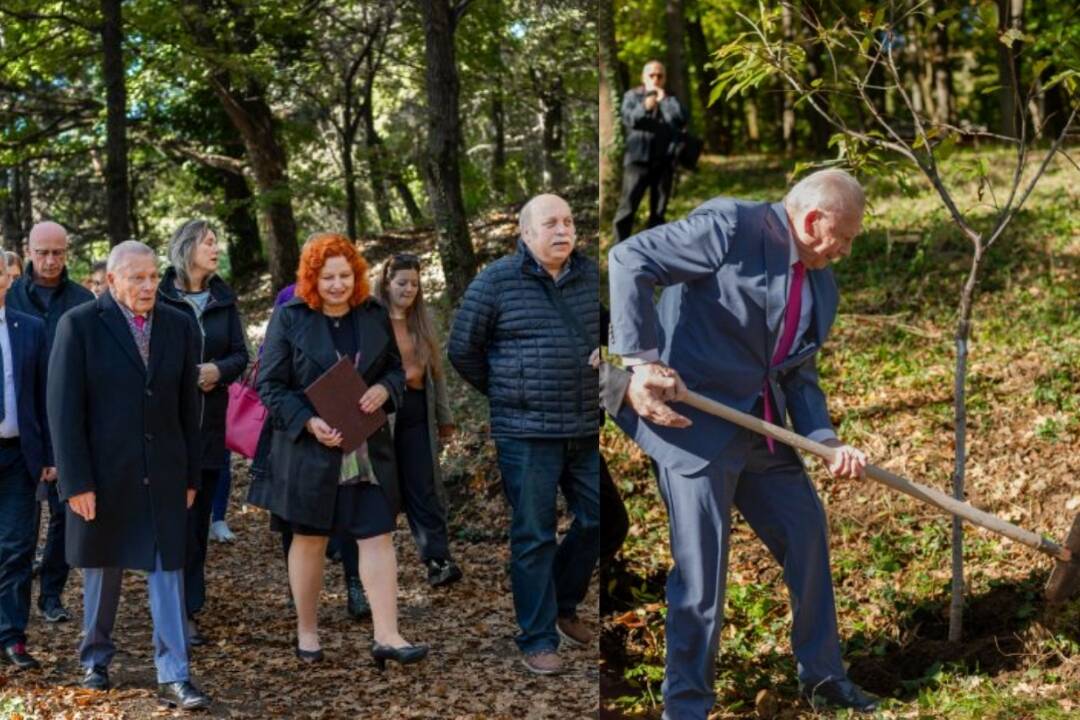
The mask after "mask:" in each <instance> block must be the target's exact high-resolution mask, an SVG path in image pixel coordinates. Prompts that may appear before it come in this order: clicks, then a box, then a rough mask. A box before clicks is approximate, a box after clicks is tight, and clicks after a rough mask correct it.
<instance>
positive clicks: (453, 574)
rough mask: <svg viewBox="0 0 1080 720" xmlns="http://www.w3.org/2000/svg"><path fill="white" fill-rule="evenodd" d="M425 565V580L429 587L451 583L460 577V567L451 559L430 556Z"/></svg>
mask: <svg viewBox="0 0 1080 720" xmlns="http://www.w3.org/2000/svg"><path fill="white" fill-rule="evenodd" d="M424 564H425V565H427V569H428V570H427V581H428V584H429V585H431V587H441V586H443V585H452V584H454V583H456V582H457V581H458V580H460V579H461V568H459V567H458V566H457V564H456V563H455V562H454V561H453V560H449V559H445V560H437V559H435V558H431V559H430V560H428V561H427V562H426V563H424Z"/></svg>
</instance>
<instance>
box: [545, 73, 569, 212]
mask: <svg viewBox="0 0 1080 720" xmlns="http://www.w3.org/2000/svg"><path fill="white" fill-rule="evenodd" d="M565 106H566V92H565V90H564V88H563V81H562V78H561V77H556V78H554V79H553V80H552V81H551V82H550V84H548V85H547V87H546V88H545V89H544V90H543V91H542V92H541V93H540V107H541V112H540V124H541V127H542V129H543V133H542V139H541V147H542V148H543V159H544V187H545V188H548V189H550V190H551V191H553V192H557V191H558V190H559V189H560V188H562V187H563V185H565V184H566V168H565V167H564V166H563V161H562V158H563V139H564V135H565V132H564V125H563V108H564V107H565Z"/></svg>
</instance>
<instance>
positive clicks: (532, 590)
mask: <svg viewBox="0 0 1080 720" xmlns="http://www.w3.org/2000/svg"><path fill="white" fill-rule="evenodd" d="M495 449H496V451H497V452H498V456H499V470H500V472H501V473H502V480H503V489H504V490H505V491H506V498H507V500H508V501H509V502H510V506H511V508H512V509H513V516H512V519H511V523H510V583H511V586H512V588H513V591H514V612H515V614H516V615H517V622H518V626H519V627H520V628H521V634H520V635H518V636H517V637H516V638H515V640H516V642H517V644H518V647H519V648H521V650H522V652H524V653H527V654H531V653H537V652H543V651H553V650H556V649H558V647H559V634H558V631H557V630H556V629H555V620H556V617H557V616H559V615H562V616H568V615H573V614H574V611H575V610H576V608H577V606H578V604H579V603H580V602H581V601H582V600H584V599H585V594H586V593H587V592H588V589H589V578H590V577H591V576H592V572H593V568H594V567H596V559H597V548H598V545H599V539H600V449H599V445H598V438H597V437H596V436H595V435H594V436H589V437H584V438H557V439H546V438H496V439H495ZM560 487H561V488H562V491H563V496H564V497H565V498H566V503H567V505H568V507H569V508H570V512H572V513H573V515H574V522H573V524H572V525H571V526H570V531H569V532H567V533H566V537H564V538H563V541H562V542H561V543H557V542H556V541H555V532H556V525H557V522H558V518H557V514H556V504H555V501H556V494H557V491H558V489H559V488H560Z"/></svg>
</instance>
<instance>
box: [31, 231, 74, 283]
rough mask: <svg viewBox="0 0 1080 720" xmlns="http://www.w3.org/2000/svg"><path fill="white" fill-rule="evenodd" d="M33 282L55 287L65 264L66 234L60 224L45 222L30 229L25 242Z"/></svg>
mask: <svg viewBox="0 0 1080 720" xmlns="http://www.w3.org/2000/svg"><path fill="white" fill-rule="evenodd" d="M27 246H28V249H29V251H30V262H31V264H32V265H33V268H34V282H36V283H37V284H39V285H46V286H49V285H57V284H59V283H60V278H61V277H62V276H63V273H64V266H65V265H66V264H67V248H68V234H67V230H65V229H64V226H63V225H61V224H60V223H56V222H53V221H51V220H45V221H43V222H39V223H38V224H36V225H34V227H32V228H30V236H29V238H28V241H27Z"/></svg>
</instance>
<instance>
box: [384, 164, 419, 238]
mask: <svg viewBox="0 0 1080 720" xmlns="http://www.w3.org/2000/svg"><path fill="white" fill-rule="evenodd" d="M390 184H391V185H393V186H394V190H396V191H397V194H398V197H399V198H401V204H402V205H404V206H405V212H407V213H408V214H409V220H411V221H412V224H413V226H420V225H423V224H424V211H423V210H421V209H420V206H419V205H418V204H417V202H416V198H415V197H413V192H412V190H410V189H409V183H407V182H405V178H404V177H402V175H401V171H400V170H396V169H395V170H393V171H391V173H390Z"/></svg>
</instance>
